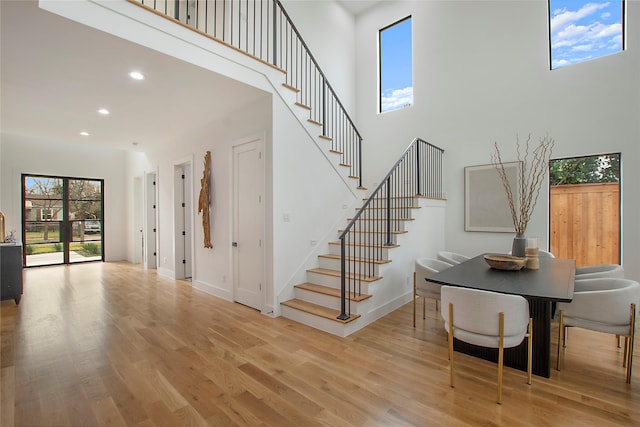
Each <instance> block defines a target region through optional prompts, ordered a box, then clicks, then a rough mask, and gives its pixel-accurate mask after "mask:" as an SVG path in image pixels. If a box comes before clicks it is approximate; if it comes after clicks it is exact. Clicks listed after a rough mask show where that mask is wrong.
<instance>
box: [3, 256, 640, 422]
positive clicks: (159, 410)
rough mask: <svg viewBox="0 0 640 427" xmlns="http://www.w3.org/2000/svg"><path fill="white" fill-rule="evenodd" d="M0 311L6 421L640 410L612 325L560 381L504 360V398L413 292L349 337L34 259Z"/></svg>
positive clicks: (178, 285) (484, 418) (147, 281)
mask: <svg viewBox="0 0 640 427" xmlns="http://www.w3.org/2000/svg"><path fill="white" fill-rule="evenodd" d="M1 316H2V317H1V320H2V353H1V361H2V364H1V369H2V371H1V373H2V387H1V393H2V394H1V403H2V407H1V409H2V414H1V420H0V424H1V425H2V426H3V427H9V426H14V425H15V426H54V425H55V426H75V425H87V426H93V425H114V426H118V425H137V426H181V425H188V426H199V425H211V426H233V425H239V426H245V425H248V426H315V425H331V426H378V425H386V426H409V425H411V426H438V425H446V426H450V425H470V426H477V425H487V426H488V425H509V426H512V425H536V426H540V425H545V426H567V425H593V426H596V425H597V426H606V425H634V424H635V425H639V423H640V378H638V375H637V374H636V375H635V378H633V381H632V384H631V385H627V384H625V370H624V368H623V367H622V363H621V360H622V355H621V350H620V349H618V348H617V347H616V346H615V341H614V337H613V336H610V335H602V334H598V333H593V332H589V331H583V330H579V329H575V330H571V331H570V333H569V340H568V348H567V350H566V355H565V359H564V368H563V370H562V371H561V372H557V371H555V370H553V371H552V378H550V379H546V378H540V377H534V379H533V385H532V386H527V384H526V374H525V373H524V372H520V371H515V370H513V369H509V368H505V372H504V391H503V404H502V405H497V404H496V403H495V390H496V389H495V387H496V386H495V381H496V366H495V365H493V364H491V363H489V362H485V361H482V360H478V359H475V358H473V357H470V356H466V355H463V354H459V353H456V354H455V361H456V388H455V389H452V388H450V387H449V384H448V381H449V370H448V361H447V347H446V341H445V334H444V332H443V330H442V322H441V321H440V320H439V313H436V312H435V306H434V305H433V304H431V305H430V306H428V307H427V316H428V317H427V319H426V320H424V321H423V320H422V319H419V320H418V323H417V327H416V328H415V329H414V328H413V327H412V320H411V316H412V307H411V304H407V305H405V306H403V307H401V308H400V309H399V310H397V311H395V312H394V313H391V314H390V315H388V316H386V317H385V318H383V319H381V320H379V321H377V322H375V323H374V324H372V325H370V326H368V327H366V328H364V329H363V330H361V331H359V332H357V333H355V334H353V335H351V336H349V337H348V338H338V337H334V336H331V335H328V334H325V333H323V332H320V331H316V330H314V329H311V328H308V327H306V326H303V325H301V324H298V323H295V322H292V321H290V320H287V319H284V318H276V319H272V318H269V317H267V316H264V315H261V314H260V313H258V312H257V311H255V310H252V309H250V308H247V307H245V306H242V305H239V304H234V303H230V302H228V301H223V300H221V299H218V298H215V297H213V296H210V295H208V294H205V293H202V292H199V291H196V290H193V289H192V288H191V286H190V284H189V283H187V282H181V281H173V280H167V279H165V278H162V277H158V276H157V275H156V274H155V271H145V270H143V269H142V268H141V267H139V266H136V265H131V264H127V263H92V264H82V265H75V266H71V267H46V268H35V269H28V270H26V271H25V294H24V296H23V298H22V302H21V303H20V306H18V307H16V306H15V305H14V303H13V301H12V300H10V301H2V305H1ZM554 339H555V332H554ZM553 345H554V348H555V342H554V344H553ZM636 348H640V346H638V345H636ZM552 363H553V366H555V357H554V360H553V361H552ZM637 363H640V361H637ZM637 369H640V368H636V371H637Z"/></svg>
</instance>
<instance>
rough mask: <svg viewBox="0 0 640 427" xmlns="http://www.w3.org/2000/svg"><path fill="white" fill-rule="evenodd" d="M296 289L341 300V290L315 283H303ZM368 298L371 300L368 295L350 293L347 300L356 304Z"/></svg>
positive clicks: (296, 286)
mask: <svg viewBox="0 0 640 427" xmlns="http://www.w3.org/2000/svg"><path fill="white" fill-rule="evenodd" d="M294 287H295V288H298V289H304V290H307V291H310V292H315V293H318V294H323V295H329V296H332V297H336V298H340V296H341V294H342V292H341V291H340V289H336V288H330V287H328V286H322V285H316V284H315V283H308V282H307V283H301V284H299V285H295V286H294ZM367 298H371V295H367V294H360V295H358V294H355V293H353V292H349V294H348V295H347V299H348V300H351V301H355V302H360V301H364V300H366V299H367Z"/></svg>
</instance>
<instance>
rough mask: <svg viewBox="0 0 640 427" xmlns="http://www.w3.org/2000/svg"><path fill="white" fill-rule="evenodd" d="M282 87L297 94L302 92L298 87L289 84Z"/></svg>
mask: <svg viewBox="0 0 640 427" xmlns="http://www.w3.org/2000/svg"><path fill="white" fill-rule="evenodd" d="M282 86H283V87H285V88H287V89H289V90H292V91H294V92H295V93H298V92H300V89H298V88H297V87H294V86H291V85H289V84H286V83H282Z"/></svg>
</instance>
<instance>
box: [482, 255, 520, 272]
mask: <svg viewBox="0 0 640 427" xmlns="http://www.w3.org/2000/svg"><path fill="white" fill-rule="evenodd" d="M484 260H485V261H486V262H487V264H489V266H490V267H491V268H495V269H496V270H521V269H522V267H524V266H525V265H526V264H527V259H526V258H520V257H517V256H513V255H502V254H487V255H485V256H484Z"/></svg>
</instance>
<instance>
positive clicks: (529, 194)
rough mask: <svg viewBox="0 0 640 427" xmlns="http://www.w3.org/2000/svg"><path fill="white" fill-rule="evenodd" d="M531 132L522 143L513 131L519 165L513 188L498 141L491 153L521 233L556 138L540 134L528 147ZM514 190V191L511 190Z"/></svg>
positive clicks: (531, 210) (524, 227)
mask: <svg viewBox="0 0 640 427" xmlns="http://www.w3.org/2000/svg"><path fill="white" fill-rule="evenodd" d="M530 141H531V134H529V135H528V136H527V139H526V141H525V142H524V143H521V142H520V138H519V136H518V135H516V152H517V156H518V162H519V163H520V167H519V169H518V180H517V184H516V186H517V188H515V190H514V189H512V188H511V184H510V183H509V179H508V178H507V174H506V172H505V169H504V164H503V162H502V155H501V153H500V149H499V148H498V143H497V142H496V143H494V148H495V150H494V152H493V154H491V163H492V164H493V165H494V166H495V167H496V169H497V171H498V174H499V175H500V180H501V181H502V185H503V186H504V189H505V192H506V193H507V200H508V202H509V209H510V210H511V218H512V219H513V226H514V228H515V231H516V234H524V232H525V230H526V229H527V225H528V224H529V220H530V219H531V214H532V213H533V209H534V208H535V206H536V202H537V200H538V196H539V194H540V188H541V187H542V183H543V182H544V177H545V175H546V172H547V170H548V167H549V159H550V158H551V152H552V151H553V145H554V143H555V141H554V140H553V138H550V137H549V136H548V135H547V136H544V137H541V138H539V144H538V146H537V147H536V148H535V149H534V150H533V151H530V150H529V143H530ZM514 191H515V193H514Z"/></svg>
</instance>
